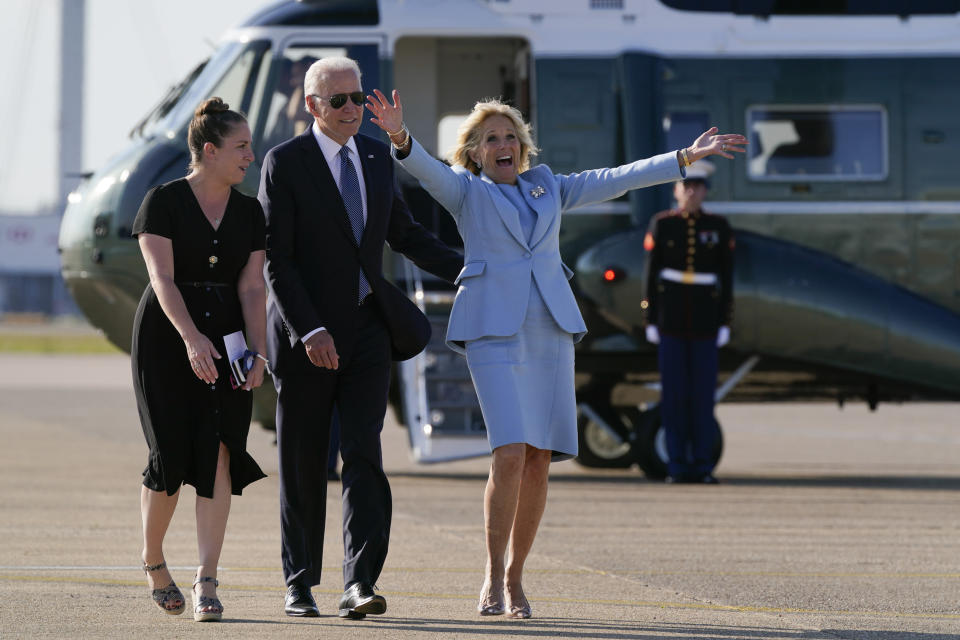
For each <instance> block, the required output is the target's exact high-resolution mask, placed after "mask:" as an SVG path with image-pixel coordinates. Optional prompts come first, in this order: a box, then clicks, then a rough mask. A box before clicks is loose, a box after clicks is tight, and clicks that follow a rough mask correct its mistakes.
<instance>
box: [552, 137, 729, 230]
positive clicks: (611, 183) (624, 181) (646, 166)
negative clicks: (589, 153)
mask: <svg viewBox="0 0 960 640" xmlns="http://www.w3.org/2000/svg"><path fill="white" fill-rule="evenodd" d="M746 144H748V142H747V139H746V138H745V137H743V136H742V135H740V134H739V133H717V128H716V127H711V128H710V129H708V130H707V131H704V132H703V133H702V134H700V136H699V137H698V138H697V139H696V140H694V141H693V143H692V144H691V145H690V146H689V147H684V148H683V149H679V150H677V151H670V152H668V153H662V154H660V155H657V156H653V157H652V158H646V159H643V160H637V161H636V162H631V163H630V164H625V165H621V166H619V167H614V168H612V169H593V170H590V171H582V172H580V173H573V174H570V175H557V176H556V179H557V181H558V182H559V184H560V196H561V201H562V207H563V210H564V211H566V210H568V209H573V208H575V207H580V206H583V205H586V204H592V203H594V202H603V201H605V200H611V199H613V198H618V197H620V196H622V195H623V194H624V193H626V192H627V191H630V190H631V189H641V188H643V187H651V186H653V185H657V184H663V183H665V182H672V181H674V180H679V179H681V178H683V177H685V176H686V167H688V166H690V165H691V164H693V163H694V162H696V161H697V160H700V159H701V158H706V157H707V156H711V155H719V156H722V157H724V158H727V159H733V153H743V152H744V148H743V147H744V145H746Z"/></svg>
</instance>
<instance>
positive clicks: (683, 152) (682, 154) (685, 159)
mask: <svg viewBox="0 0 960 640" xmlns="http://www.w3.org/2000/svg"><path fill="white" fill-rule="evenodd" d="M680 157H681V158H683V166H685V167H689V166H690V165H691V164H693V163H692V162H690V158H689V156H687V148H686V147H684V148H683V149H680Z"/></svg>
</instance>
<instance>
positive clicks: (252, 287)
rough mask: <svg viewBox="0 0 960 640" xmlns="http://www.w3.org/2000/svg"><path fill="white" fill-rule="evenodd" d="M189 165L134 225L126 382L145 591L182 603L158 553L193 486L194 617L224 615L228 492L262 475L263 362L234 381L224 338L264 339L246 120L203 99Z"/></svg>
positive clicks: (260, 222) (259, 227)
mask: <svg viewBox="0 0 960 640" xmlns="http://www.w3.org/2000/svg"><path fill="white" fill-rule="evenodd" d="M188 142H189V146H190V155H191V162H190V170H191V171H190V174H189V175H188V176H187V177H185V178H181V179H179V180H174V181H173V182H169V183H167V184H164V185H160V186H159V187H155V188H153V189H151V190H150V192H149V193H147V195H146V197H145V198H144V200H143V204H142V205H141V206H140V211H139V213H138V214H137V219H136V221H135V222H134V224H133V235H134V236H135V237H137V238H138V240H139V242H140V250H141V251H142V252H143V258H144V261H145V262H146V264H147V271H148V272H149V274H150V284H148V285H147V288H146V290H145V291H144V292H143V297H142V298H141V299H140V306H139V307H138V308H137V315H136V318H135V320H134V329H133V349H132V363H133V386H134V391H135V392H136V397H137V409H138V411H139V412H140V422H141V424H142V425H143V433H144V435H145V436H146V439H147V444H148V445H149V446H150V455H149V457H148V461H147V468H146V469H145V470H144V472H143V487H141V492H140V509H141V515H142V516H143V565H144V566H143V568H144V571H145V572H146V573H147V580H148V582H149V584H150V587H151V589H153V594H152V595H153V599H154V601H155V602H156V603H157V605H158V606H159V607H160V608H161V609H162V610H164V611H165V612H167V613H170V614H179V613H183V610H184V608H185V605H186V603H185V601H184V598H183V594H182V593H181V592H180V590H179V589H178V588H177V585H176V584H175V583H174V582H173V579H172V578H171V576H170V573H169V572H168V571H167V568H166V562H164V558H163V538H164V535H165V534H166V531H167V526H168V525H169V524H170V519H171V518H172V517H173V511H174V508H175V507H176V505H177V498H178V497H179V495H180V485H181V484H183V483H187V484H191V485H193V486H194V487H195V488H196V491H197V503H196V512H197V541H198V545H199V551H200V566H199V567H198V569H197V577H196V580H195V581H194V583H193V587H194V588H193V600H194V619H196V620H201V621H204V620H220V619H221V617H222V614H223V606H222V605H221V604H220V600H219V599H217V597H216V587H217V580H216V575H217V562H218V560H219V558H220V550H221V548H222V546H223V536H224V532H225V530H226V526H227V515H228V514H229V512H230V496H231V494H236V495H240V492H241V490H242V489H243V488H244V487H245V486H247V485H248V484H250V483H251V482H254V481H255V480H259V479H260V478H263V477H265V475H264V473H263V472H262V471H261V470H260V467H259V466H257V463H256V462H255V461H254V460H253V458H252V457H251V456H250V455H249V454H248V453H247V451H246V443H247V432H248V430H249V428H250V415H251V411H252V407H253V402H252V397H251V393H250V391H251V390H252V389H253V388H254V387H257V386H259V385H260V384H261V382H262V381H263V375H264V366H265V360H264V359H262V358H261V357H253V358H252V360H253V362H252V368H251V370H250V371H249V374H248V375H247V377H246V381H245V382H244V383H243V384H242V386H239V387H236V388H234V385H233V384H232V381H231V375H230V365H229V363H228V362H227V360H228V358H227V357H226V355H227V352H226V349H225V346H224V340H223V337H224V336H226V335H228V334H230V333H233V332H235V331H244V333H245V335H246V340H247V341H248V348H249V349H251V350H253V351H255V352H257V353H263V351H264V348H265V347H266V317H265V311H264V309H265V302H266V299H265V289H264V281H263V262H264V256H265V253H264V242H265V232H264V217H263V210H262V209H261V207H260V203H259V202H257V200H256V198H250V197H247V196H244V195H242V194H240V193H239V192H237V191H235V190H234V189H233V188H232V185H235V184H238V183H239V182H241V181H242V180H243V177H244V174H245V173H246V171H247V168H248V167H249V165H250V163H251V162H253V159H254V158H253V151H252V150H251V148H250V127H249V126H248V125H247V122H246V119H245V118H244V117H243V116H242V115H240V114H239V113H236V112H235V111H230V110H229V108H228V106H227V105H226V104H224V103H223V101H222V100H220V98H211V99H209V100H207V101H206V102H205V103H204V104H203V105H201V106H200V107H199V108H198V109H197V111H196V113H195V114H194V117H193V120H192V121H191V123H190V130H189V134H188Z"/></svg>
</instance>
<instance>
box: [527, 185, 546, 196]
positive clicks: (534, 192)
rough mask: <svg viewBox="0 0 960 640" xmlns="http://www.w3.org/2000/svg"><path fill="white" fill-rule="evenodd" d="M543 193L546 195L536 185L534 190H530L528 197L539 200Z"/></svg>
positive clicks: (542, 189)
mask: <svg viewBox="0 0 960 640" xmlns="http://www.w3.org/2000/svg"><path fill="white" fill-rule="evenodd" d="M545 193H546V190H545V189H544V188H543V187H541V186H540V185H537V187H536V188H535V189H530V195H532V196H533V197H534V198H539V197H540V196H542V195H543V194H545Z"/></svg>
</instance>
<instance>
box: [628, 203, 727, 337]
mask: <svg viewBox="0 0 960 640" xmlns="http://www.w3.org/2000/svg"><path fill="white" fill-rule="evenodd" d="M643 247H644V249H645V250H646V252H647V258H646V268H645V274H644V285H645V287H644V300H643V302H642V303H641V307H642V308H643V309H644V313H645V317H644V321H645V324H653V325H656V326H657V329H658V330H659V332H660V333H661V334H664V335H671V336H677V337H684V338H708V337H713V336H715V335H716V333H717V329H718V328H719V327H720V326H722V325H727V326H729V325H730V323H731V322H732V321H733V249H734V237H733V231H732V230H731V228H730V224H729V223H728V222H727V221H726V219H724V218H723V217H721V216H716V215H711V214H709V213H705V212H703V211H702V210H701V211H697V212H695V213H692V214H686V213H682V212H681V211H679V210H668V211H662V212H660V213H658V214H657V215H656V216H654V217H653V220H651V221H650V228H649V230H648V231H647V235H646V237H645V238H644V241H643ZM664 269H667V270H668V271H667V272H666V273H664ZM705 274H712V275H713V276H715V278H710V276H709V275H706V277H705ZM710 279H714V280H715V282H713V283H705V282H704V280H710Z"/></svg>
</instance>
